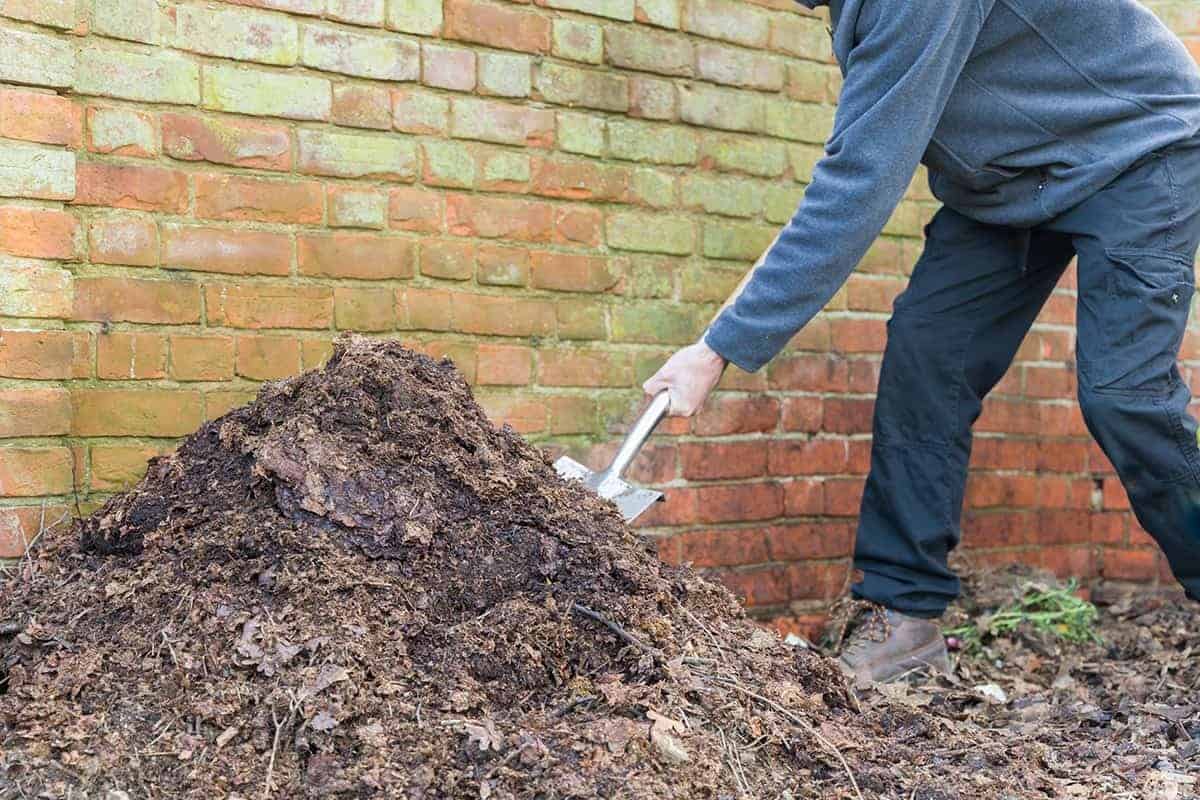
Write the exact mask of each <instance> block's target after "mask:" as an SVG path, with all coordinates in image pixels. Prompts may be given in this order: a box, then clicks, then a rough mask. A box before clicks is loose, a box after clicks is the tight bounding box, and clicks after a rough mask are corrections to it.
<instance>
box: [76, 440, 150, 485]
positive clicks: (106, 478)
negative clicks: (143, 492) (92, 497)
mask: <svg viewBox="0 0 1200 800" xmlns="http://www.w3.org/2000/svg"><path fill="white" fill-rule="evenodd" d="M164 452H166V451H165V450H164V449H161V448H157V447H149V446H145V445H136V444H134V445H93V446H92V447H91V448H90V455H91V464H92V472H91V478H92V480H91V483H90V487H91V489H92V491H96V492H103V491H115V492H122V491H125V490H126V489H129V488H132V487H133V486H134V485H135V484H136V483H137V482H138V481H140V480H141V479H142V477H143V476H144V475H145V474H146V468H147V466H148V464H149V461H150V459H152V458H154V457H155V456H158V455H162V454H163V453H164Z"/></svg>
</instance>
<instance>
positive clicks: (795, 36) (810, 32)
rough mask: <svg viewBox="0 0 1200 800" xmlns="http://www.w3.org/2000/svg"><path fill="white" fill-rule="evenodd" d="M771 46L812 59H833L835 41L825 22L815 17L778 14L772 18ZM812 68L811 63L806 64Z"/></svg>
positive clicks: (774, 48) (828, 60) (780, 50)
mask: <svg viewBox="0 0 1200 800" xmlns="http://www.w3.org/2000/svg"><path fill="white" fill-rule="evenodd" d="M770 47H771V49H772V50H778V51H779V52H781V53H787V54H788V55H790V56H798V57H800V58H806V59H809V60H811V61H824V62H830V61H833V42H832V40H831V38H830V36H829V33H828V32H827V31H826V30H825V23H824V22H822V21H821V20H820V19H815V18H813V17H797V16H793V15H790V14H787V15H783V14H781V15H777V16H775V17H773V18H772V19H771V36H770ZM805 66H806V67H809V68H810V69H811V65H805Z"/></svg>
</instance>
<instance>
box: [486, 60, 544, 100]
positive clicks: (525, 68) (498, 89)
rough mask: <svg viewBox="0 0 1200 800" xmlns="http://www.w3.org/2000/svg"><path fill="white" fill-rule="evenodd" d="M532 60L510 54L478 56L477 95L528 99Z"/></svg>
mask: <svg viewBox="0 0 1200 800" xmlns="http://www.w3.org/2000/svg"><path fill="white" fill-rule="evenodd" d="M532 70H533V59H531V58H530V57H529V56H524V55H515V54H512V53H480V54H479V93H480V94H490V95H495V96H497V97H528V96H529V92H530V90H531V88H532V78H531V75H532Z"/></svg>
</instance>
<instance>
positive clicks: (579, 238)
mask: <svg viewBox="0 0 1200 800" xmlns="http://www.w3.org/2000/svg"><path fill="white" fill-rule="evenodd" d="M603 224H604V214H603V213H602V212H601V211H600V209H598V208H590V207H588V206H583V205H578V204H572V205H565V206H560V207H559V208H558V209H557V211H556V212H555V215H554V233H555V241H557V242H558V243H559V244H569V243H574V244H581V245H586V246H587V247H599V246H600V228H601V226H602V225H603Z"/></svg>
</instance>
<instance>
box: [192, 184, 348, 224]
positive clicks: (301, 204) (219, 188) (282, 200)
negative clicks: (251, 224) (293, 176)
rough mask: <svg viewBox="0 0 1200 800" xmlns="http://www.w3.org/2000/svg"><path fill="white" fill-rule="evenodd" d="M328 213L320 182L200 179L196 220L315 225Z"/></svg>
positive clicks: (197, 189)
mask: <svg viewBox="0 0 1200 800" xmlns="http://www.w3.org/2000/svg"><path fill="white" fill-rule="evenodd" d="M324 209H325V192H324V189H323V188H322V186H321V184H320V183H318V182H316V181H286V180H272V179H263V178H250V177H242V176H240V175H226V174H219V175H197V176H196V216H197V217H200V218H201V219H220V220H256V221H259V222H294V223H315V222H320V221H321V219H322V217H323V215H324Z"/></svg>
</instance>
